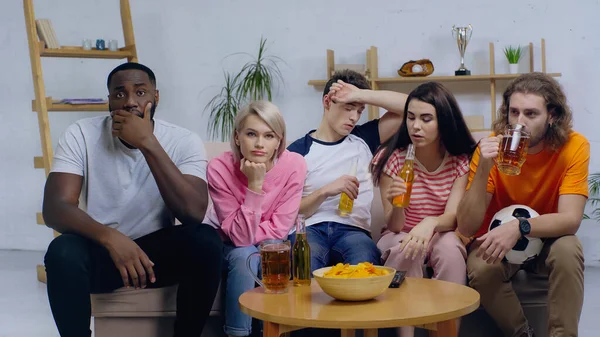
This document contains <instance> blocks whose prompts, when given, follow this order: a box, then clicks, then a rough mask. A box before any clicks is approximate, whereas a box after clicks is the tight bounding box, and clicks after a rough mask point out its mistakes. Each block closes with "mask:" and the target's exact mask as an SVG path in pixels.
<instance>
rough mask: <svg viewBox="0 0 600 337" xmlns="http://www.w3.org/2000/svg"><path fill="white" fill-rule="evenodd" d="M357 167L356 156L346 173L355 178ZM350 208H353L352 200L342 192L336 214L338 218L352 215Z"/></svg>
mask: <svg viewBox="0 0 600 337" xmlns="http://www.w3.org/2000/svg"><path fill="white" fill-rule="evenodd" d="M357 167H358V156H356V157H354V159H353V160H352V166H351V167H350V172H349V173H348V174H349V175H351V176H355V177H356V170H357ZM352 208H354V200H353V199H350V197H349V196H348V194H346V193H345V192H342V194H341V195H340V204H339V205H338V213H339V215H340V216H348V215H350V213H352Z"/></svg>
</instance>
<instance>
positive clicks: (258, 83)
mask: <svg viewBox="0 0 600 337" xmlns="http://www.w3.org/2000/svg"><path fill="white" fill-rule="evenodd" d="M266 43H267V40H266V39H263V38H261V39H260V45H259V48H258V54H257V55H256V56H251V55H250V54H248V53H235V54H232V55H229V56H234V55H247V56H250V57H252V60H251V61H249V62H247V63H246V64H244V66H242V68H241V69H240V71H239V72H238V73H236V74H235V75H232V74H230V73H228V72H225V84H224V85H223V87H222V88H221V91H220V92H219V93H218V94H217V95H215V96H214V97H213V98H212V99H211V100H210V101H209V102H208V104H207V105H206V106H205V107H204V111H205V112H206V111H210V116H209V119H210V122H209V124H208V132H209V135H210V137H211V138H217V137H219V136H220V139H221V140H222V141H227V140H229V138H230V137H231V134H232V132H233V126H234V125H233V124H234V121H235V116H236V115H237V113H238V110H239V109H240V108H241V107H242V106H244V105H246V104H248V103H249V102H251V101H257V100H262V99H266V100H269V101H271V100H272V98H273V90H274V89H275V86H276V85H278V84H279V83H283V76H282V75H281V71H280V69H279V66H278V63H280V62H283V61H282V60H281V58H279V57H276V56H272V55H267V53H266V51H267V48H266Z"/></svg>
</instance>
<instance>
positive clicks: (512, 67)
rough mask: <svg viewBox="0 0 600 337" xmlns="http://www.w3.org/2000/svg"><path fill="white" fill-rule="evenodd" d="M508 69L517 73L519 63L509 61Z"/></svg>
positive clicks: (512, 72)
mask: <svg viewBox="0 0 600 337" xmlns="http://www.w3.org/2000/svg"><path fill="white" fill-rule="evenodd" d="M508 71H509V72H510V73H511V74H518V73H519V64H518V63H509V64H508Z"/></svg>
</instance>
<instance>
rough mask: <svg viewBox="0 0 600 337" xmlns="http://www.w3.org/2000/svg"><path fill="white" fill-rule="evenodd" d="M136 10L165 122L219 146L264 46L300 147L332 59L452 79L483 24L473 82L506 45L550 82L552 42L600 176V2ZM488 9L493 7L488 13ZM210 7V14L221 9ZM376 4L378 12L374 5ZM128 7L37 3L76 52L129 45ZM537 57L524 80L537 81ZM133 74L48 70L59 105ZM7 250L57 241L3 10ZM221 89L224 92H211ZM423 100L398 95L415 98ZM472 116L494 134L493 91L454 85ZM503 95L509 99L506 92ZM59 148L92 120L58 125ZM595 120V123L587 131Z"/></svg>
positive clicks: (87, 64) (173, 1) (25, 63)
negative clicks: (217, 105) (422, 65)
mask: <svg viewBox="0 0 600 337" xmlns="http://www.w3.org/2000/svg"><path fill="white" fill-rule="evenodd" d="M169 2H170V3H169V4H168V5H167V1H162V0H144V1H142V0H131V9H132V15H133V25H134V29H135V37H136V42H137V47H138V55H139V60H140V62H141V63H145V64H146V65H148V66H150V67H151V68H152V69H154V71H155V72H156V74H157V77H158V86H159V89H160V90H161V103H160V105H159V109H158V112H157V117H159V118H162V119H165V120H168V121H170V122H173V123H176V124H179V125H183V126H186V127H188V128H190V129H192V130H193V131H195V132H197V133H199V134H200V135H201V136H202V137H203V138H204V139H207V137H206V128H205V125H206V124H207V118H206V116H205V115H203V114H202V109H203V107H204V105H205V104H206V103H207V102H208V100H209V99H210V98H211V96H212V95H213V94H215V93H216V92H217V90H218V86H219V85H221V84H222V71H223V70H222V69H223V67H225V68H226V69H228V70H235V67H236V66H238V67H239V65H240V64H241V62H242V61H243V60H242V59H240V58H235V57H234V58H229V59H228V60H226V61H225V62H223V58H224V57H225V56H227V55H229V54H231V53H236V52H250V53H255V51H256V49H257V46H258V42H259V39H260V36H261V35H263V36H265V37H266V38H267V39H268V40H269V46H270V51H271V52H272V53H273V54H275V55H277V56H279V57H281V58H283V59H284V60H285V62H286V64H287V65H283V66H282V68H281V69H282V72H283V75H284V77H285V81H286V82H285V87H283V88H281V90H280V91H279V95H278V96H277V97H276V99H275V103H277V104H278V105H279V106H280V108H281V110H282V112H283V113H284V115H285V118H286V121H287V123H288V125H289V135H290V138H297V137H300V136H301V135H303V134H304V133H305V132H306V131H308V130H309V129H310V128H314V127H316V126H317V125H318V122H319V121H320V116H321V106H320V93H319V92H318V91H317V90H315V89H314V88H313V87H310V86H308V85H307V83H306V82H307V81H308V80H310V79H322V78H324V76H325V50H326V49H328V48H330V49H334V50H335V53H336V62H337V63H363V62H364V61H365V50H366V49H367V48H369V47H370V46H371V45H374V46H377V47H378V49H379V72H380V76H397V75H396V70H397V69H398V68H399V67H400V66H401V65H402V63H404V62H406V61H408V60H410V59H418V58H430V59H431V60H432V61H433V63H434V65H435V69H436V71H435V75H451V74H453V71H454V70H455V69H456V68H457V67H458V64H459V61H460V60H459V56H458V55H459V54H458V50H457V47H456V43H455V42H454V41H453V39H452V36H451V32H450V30H451V27H452V25H454V24H458V25H462V24H468V23H471V24H472V25H473V27H474V32H473V39H472V41H471V42H470V44H469V46H468V48H467V55H466V65H467V67H468V68H470V69H471V70H472V72H473V74H479V73H487V72H489V56H488V43H489V42H495V43H496V69H497V72H506V71H507V70H508V66H507V63H506V61H505V59H504V57H503V55H502V53H501V49H502V48H503V46H504V45H507V44H518V43H520V44H523V45H526V44H528V43H529V42H533V43H534V45H535V56H536V70H541V56H540V39H541V38H542V37H544V38H546V42H547V71H548V72H561V73H562V74H563V77H562V78H560V79H559V81H560V82H561V83H562V84H563V85H564V87H565V90H566V91H567V93H568V97H569V101H570V104H571V106H572V108H573V111H574V112H575V129H576V130H578V131H580V132H582V133H583V134H584V135H585V136H587V137H588V139H589V140H590V141H591V142H592V164H591V169H592V171H597V170H598V169H599V168H600V163H599V162H598V161H599V159H598V158H600V157H599V156H597V154H598V153H599V151H600V147H599V146H598V142H599V141H600V135H599V134H598V133H597V132H596V130H597V125H598V122H600V116H599V115H598V114H597V113H596V111H595V108H596V107H595V106H594V103H595V102H596V99H595V98H596V95H597V92H598V87H597V86H596V82H595V81H594V80H595V79H597V76H598V74H599V70H600V66H599V65H598V62H596V59H595V56H596V55H598V52H600V38H599V35H598V34H597V31H598V28H600V26H599V25H598V23H597V20H596V19H597V14H598V13H599V11H600V5H599V4H598V1H595V0H594V1H592V0H579V1H577V4H576V5H575V4H573V5H571V4H568V3H567V2H565V1H558V0H553V1H546V0H530V1H522V0H506V1H493V2H492V1H480V0H462V1H441V0H435V1H434V0H423V1H412V2H408V1H373V2H371V3H370V4H368V2H366V1H364V0H362V1H358V0H346V1H316V0H304V1H275V0H255V1H239V0H238V1H235V0H221V1H193V0H170V1H169ZM484 3H485V4H484ZM208 4H210V6H209V5H208ZM367 4H368V5H367ZM118 10H119V7H118V0H112V1H106V0H102V1H101V0H55V1H52V2H50V1H41V0H38V1H35V11H36V16H37V17H38V18H49V19H51V20H52V22H53V24H54V28H55V30H56V34H57V37H58V39H59V41H60V42H61V44H63V45H79V44H80V43H81V39H82V38H91V39H96V38H99V37H101V38H105V39H112V38H117V39H118V40H119V43H120V44H121V45H122V44H123V37H122V34H121V23H120V17H119V12H118ZM527 60H528V55H527V54H526V55H525V59H524V60H523V62H522V64H521V70H522V71H526V70H527V67H528V62H527ZM118 63H120V62H119V61H111V60H109V61H103V60H78V59H44V60H43V69H44V77H45V80H46V84H47V94H48V95H49V96H54V97H57V98H58V97H103V96H104V95H106V89H105V84H104V83H105V79H106V75H107V74H108V72H109V71H110V70H111V69H112V68H113V67H114V66H116V65H117V64H118ZM0 78H1V80H0V95H2V96H1V98H2V100H1V101H2V105H0V135H1V137H2V142H0V153H1V160H0V172H1V173H2V174H1V175H0V219H1V222H0V248H15V249H37V250H43V249H45V248H46V246H47V244H48V242H49V241H50V240H51V238H52V233H51V231H50V230H49V229H46V228H45V227H42V226H39V225H36V224H35V213H36V212H38V211H40V209H41V207H40V206H41V193H42V190H43V184H44V174H43V170H35V169H33V166H32V158H33V156H38V155H41V149H40V141H39V135H38V127H37V119H36V115H35V113H33V112H31V99H32V98H33V97H34V95H33V86H32V80H31V71H30V61H29V54H28V48H27V39H26V35H25V25H24V18H23V9H22V2H21V1H18V0H5V1H2V8H1V9H0ZM211 86H213V87H211ZM413 87H414V86H413V85H410V86H408V85H407V86H397V87H390V88H391V89H397V90H403V91H409V90H410V89H411V88H413ZM449 87H450V88H451V89H452V90H453V91H454V92H455V93H456V94H457V96H458V99H459V102H460V103H461V105H462V107H463V111H464V113H465V114H467V115H472V114H485V116H486V122H487V123H489V109H490V108H489V101H488V95H489V89H488V86H487V84H485V82H473V83H464V84H452V85H449ZM499 90H500V89H499ZM50 114H51V115H50V122H51V127H52V138H53V141H54V143H55V142H56V139H57V137H58V136H59V134H60V133H61V132H62V131H63V130H64V128H65V127H66V126H67V125H68V124H69V123H71V122H73V121H75V120H76V119H79V118H83V117H87V116H92V115H94V114H92V113H68V112H52V113H50ZM584 118H585V119H586V121H585V122H584Z"/></svg>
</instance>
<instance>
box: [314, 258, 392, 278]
mask: <svg viewBox="0 0 600 337" xmlns="http://www.w3.org/2000/svg"><path fill="white" fill-rule="evenodd" d="M387 274H389V271H387V270H386V269H380V268H377V267H375V266H374V265H373V264H372V263H369V262H361V263H359V264H357V265H355V266H351V265H350V264H348V263H346V264H342V263H338V264H336V265H335V266H333V267H331V269H329V270H328V271H327V272H325V273H324V274H323V276H324V277H331V278H365V277H373V276H382V275H387Z"/></svg>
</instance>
